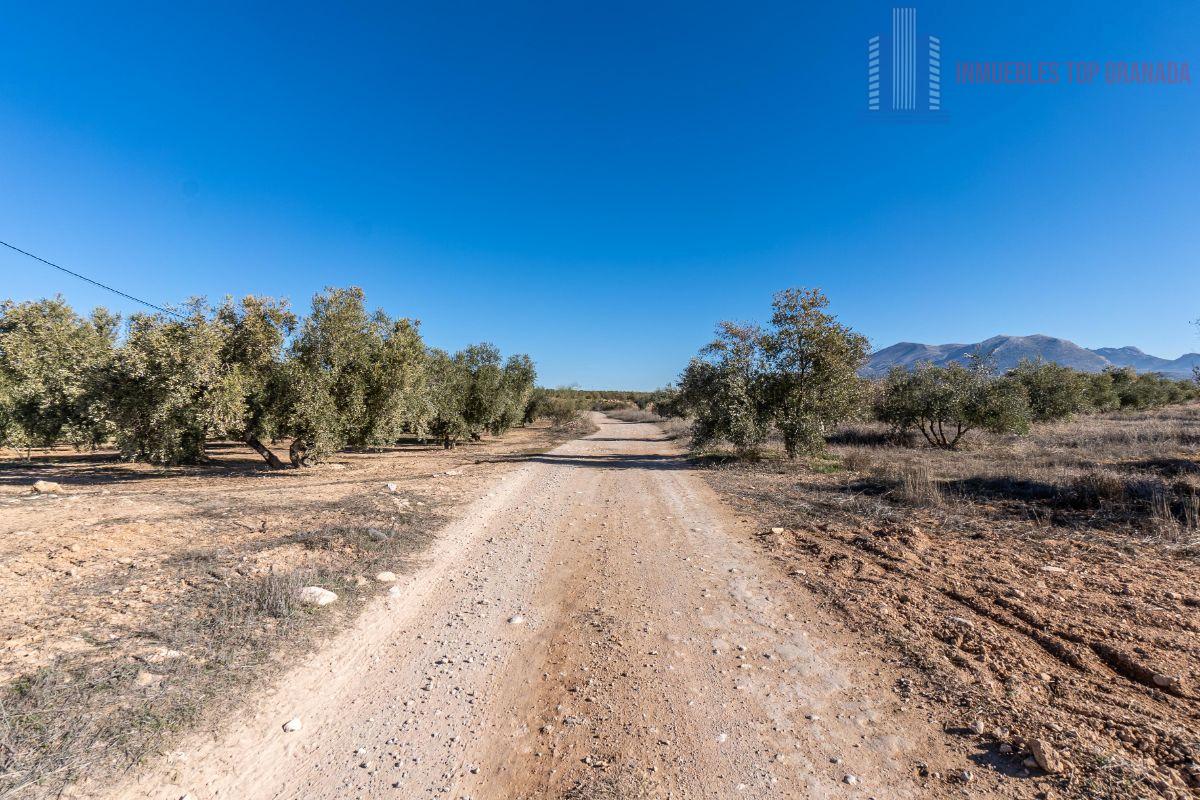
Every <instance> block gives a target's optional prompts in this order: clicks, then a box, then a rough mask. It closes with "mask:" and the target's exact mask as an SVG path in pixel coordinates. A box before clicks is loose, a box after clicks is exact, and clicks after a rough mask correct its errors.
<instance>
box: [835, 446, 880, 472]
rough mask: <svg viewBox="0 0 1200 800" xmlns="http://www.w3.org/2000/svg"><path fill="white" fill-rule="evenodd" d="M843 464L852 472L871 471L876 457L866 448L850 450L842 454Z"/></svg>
mask: <svg viewBox="0 0 1200 800" xmlns="http://www.w3.org/2000/svg"><path fill="white" fill-rule="evenodd" d="M842 466H843V467H845V468H846V469H848V470H850V471H851V472H870V471H871V469H872V468H873V467H874V466H875V459H874V458H873V457H872V456H871V454H870V453H869V452H868V451H866V450H859V449H855V450H849V451H847V452H846V453H843V454H842Z"/></svg>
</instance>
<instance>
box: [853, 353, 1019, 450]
mask: <svg viewBox="0 0 1200 800" xmlns="http://www.w3.org/2000/svg"><path fill="white" fill-rule="evenodd" d="M876 403H877V405H876V409H875V413H876V416H877V417H878V418H879V420H880V421H881V422H885V423H887V424H888V425H890V426H891V427H892V429H893V431H895V432H896V433H897V434H898V435H903V434H904V433H906V432H907V431H910V430H912V429H917V430H919V431H920V432H921V434H922V435H923V436H924V437H925V440H926V441H927V442H929V444H931V445H933V446H935V447H942V448H947V449H953V448H955V447H957V446H958V444H959V442H960V441H961V440H962V438H963V436H965V435H966V434H967V433H969V432H970V431H972V430H976V429H982V430H986V431H990V432H992V433H1026V432H1028V430H1029V422H1030V412H1029V403H1028V401H1027V399H1026V396H1025V389H1024V387H1023V386H1022V385H1021V384H1020V383H1019V382H1018V381H1016V380H1014V379H1012V378H1008V377H1004V378H996V377H994V376H993V374H992V371H991V369H990V368H989V366H988V365H987V364H986V363H985V362H982V361H980V360H976V361H975V362H973V363H972V364H971V365H970V366H963V365H962V364H950V365H949V366H945V367H935V366H932V365H930V364H922V365H920V366H918V367H917V369H916V370H913V371H911V372H910V371H908V370H905V369H903V368H901V367H896V368H894V369H893V370H892V371H891V372H889V373H888V376H887V378H886V379H885V380H884V385H883V389H882V391H881V393H880V394H879V396H878V399H877V401H876Z"/></svg>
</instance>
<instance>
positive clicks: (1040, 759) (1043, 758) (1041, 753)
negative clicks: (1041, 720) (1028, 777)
mask: <svg viewBox="0 0 1200 800" xmlns="http://www.w3.org/2000/svg"><path fill="white" fill-rule="evenodd" d="M1029 752H1031V753H1033V758H1034V761H1036V762H1037V765H1038V766H1039V767H1041V768H1042V769H1043V770H1045V771H1046V772H1049V773H1050V774H1051V775H1054V774H1057V773H1059V772H1062V771H1063V761H1062V758H1061V757H1060V756H1059V755H1058V753H1057V752H1056V751H1055V750H1054V748H1053V747H1051V746H1050V743H1049V742H1047V741H1045V740H1044V739H1034V740H1033V741H1031V742H1030V743H1029Z"/></svg>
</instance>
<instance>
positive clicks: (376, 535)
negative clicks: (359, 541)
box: [367, 528, 388, 542]
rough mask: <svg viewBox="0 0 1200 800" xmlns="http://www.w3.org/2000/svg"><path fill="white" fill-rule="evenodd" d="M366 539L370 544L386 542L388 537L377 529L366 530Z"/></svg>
mask: <svg viewBox="0 0 1200 800" xmlns="http://www.w3.org/2000/svg"><path fill="white" fill-rule="evenodd" d="M367 538H369V539H370V540H371V541H372V542H386V541H387V539H388V535H387V534H386V533H384V532H383V531H381V530H379V528H367Z"/></svg>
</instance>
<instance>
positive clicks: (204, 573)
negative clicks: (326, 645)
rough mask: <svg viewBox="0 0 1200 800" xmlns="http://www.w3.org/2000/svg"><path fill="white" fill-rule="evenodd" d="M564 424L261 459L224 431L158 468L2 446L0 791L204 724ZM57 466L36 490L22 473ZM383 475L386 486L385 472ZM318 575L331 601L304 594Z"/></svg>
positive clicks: (70, 775)
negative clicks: (205, 452)
mask: <svg viewBox="0 0 1200 800" xmlns="http://www.w3.org/2000/svg"><path fill="white" fill-rule="evenodd" d="M572 435H575V434H574V433H571V432H564V431H554V430H551V429H549V428H547V427H545V426H538V427H533V428H526V429H521V430H516V431H512V432H510V433H509V434H508V435H506V436H505V437H503V438H502V439H497V440H488V441H485V442H479V443H471V444H467V445H460V446H459V447H458V448H456V449H453V450H449V451H447V450H443V449H442V448H441V447H440V446H424V445H418V444H413V445H408V446H401V447H395V448H390V449H388V450H386V451H376V452H364V453H342V454H340V455H339V456H338V457H337V458H336V459H335V460H334V461H333V462H332V463H328V464H324V465H321V466H318V467H315V468H312V469H304V470H284V471H278V472H274V471H270V470H268V469H266V468H265V465H264V464H263V462H262V461H261V459H259V457H258V456H257V455H255V454H254V453H251V452H249V451H248V450H247V449H246V448H244V447H240V446H238V445H235V444H227V445H221V444H218V445H216V446H214V447H213V453H214V456H215V457H214V463H213V464H207V465H203V466H196V467H180V468H172V469H159V468H154V467H149V466H146V465H140V464H130V463H125V462H122V461H120V460H119V459H118V458H117V457H116V454H114V453H105V452H100V453H88V454H79V453H74V452H71V451H68V450H59V451H53V452H49V453H37V452H35V453H34V454H33V458H32V459H31V460H29V461H26V460H23V459H21V458H20V457H17V456H15V455H12V454H10V455H11V457H9V458H6V459H5V460H4V461H3V462H0V586H2V587H3V597H4V602H3V604H2V606H0V640H2V641H3V643H4V646H3V649H2V650H0V797H8V796H21V797H35V796H54V795H55V794H56V793H57V792H58V791H59V789H60V788H61V787H62V786H63V785H64V784H66V783H69V782H70V781H71V780H72V779H74V778H75V777H77V776H80V775H84V774H92V775H102V774H110V773H114V772H116V771H118V770H121V769H125V768H127V767H128V766H129V765H130V764H133V763H136V762H138V761H140V760H142V759H144V758H146V757H148V756H151V755H153V754H155V753H157V752H160V751H162V750H163V748H164V747H166V746H167V745H168V744H169V743H170V742H171V741H172V739H173V738H174V736H175V735H176V734H177V733H178V732H179V731H180V730H195V729H196V728H197V727H204V728H207V726H209V725H210V724H217V723H220V722H221V721H222V720H223V718H225V717H226V716H227V715H228V714H229V713H231V712H232V711H234V710H235V709H236V708H237V706H238V702H239V699H240V698H241V697H242V696H243V695H244V694H245V690H246V689H248V688H251V687H253V686H255V685H258V684H262V683H265V682H266V681H268V680H269V679H270V678H271V677H272V676H273V675H275V674H276V673H277V672H278V670H279V668H280V667H281V666H285V665H287V664H289V663H292V662H294V661H296V660H298V658H299V657H301V656H303V655H304V654H305V653H306V652H308V650H309V649H310V647H311V646H312V645H313V644H314V642H315V639H314V637H315V636H316V635H319V634H321V633H324V632H328V631H331V630H336V629H338V628H340V626H342V625H344V624H347V620H349V619H350V618H352V617H353V615H354V614H355V613H357V612H358V611H359V610H361V607H362V606H363V604H364V603H365V602H366V601H367V600H368V599H369V598H370V597H373V596H375V595H377V594H379V593H381V592H383V591H385V590H386V589H387V586H386V585H383V584H380V583H378V582H377V581H375V580H374V576H375V575H376V574H377V573H378V572H381V571H384V570H388V571H392V572H394V573H397V574H401V575H402V574H404V573H406V572H409V571H411V570H412V569H414V568H415V566H416V564H417V561H416V559H417V558H418V557H419V556H420V554H421V553H422V552H423V551H424V550H425V548H426V547H428V545H429V544H430V542H432V541H433V535H434V533H435V532H436V531H437V530H438V529H439V528H441V527H442V526H443V525H444V524H445V521H446V519H447V518H448V515H450V514H453V513H454V509H455V508H456V507H457V506H458V505H459V504H461V503H462V502H464V501H466V500H467V499H470V498H473V497H474V496H475V495H477V494H478V492H479V491H480V487H482V486H485V485H487V484H488V483H489V482H490V481H492V480H494V479H495V478H496V477H497V476H499V475H502V474H504V473H506V472H508V471H509V470H511V469H514V468H515V465H516V464H517V463H518V462H519V461H520V460H521V459H522V458H524V457H525V456H527V455H529V454H530V453H538V452H544V451H545V450H547V449H549V448H551V447H553V446H554V445H555V444H557V443H558V442H561V441H562V440H563V439H565V438H570V437H571V436H572ZM37 480H46V481H54V482H57V483H58V484H59V485H60V486H61V491H60V492H58V493H50V494H38V493H36V492H34V491H32V490H31V488H30V487H31V485H32V484H33V482H34V481H37ZM389 484H390V486H389ZM309 584H317V585H321V586H323V587H325V588H328V589H331V590H333V591H335V592H336V593H337V594H338V595H339V596H340V600H341V602H339V603H337V604H336V605H334V606H330V607H328V608H325V609H321V613H319V614H317V613H314V612H313V611H312V610H310V609H308V608H306V607H303V606H301V605H300V604H299V603H297V602H296V597H295V595H296V590H297V589H298V588H299V587H301V586H304V585H309Z"/></svg>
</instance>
